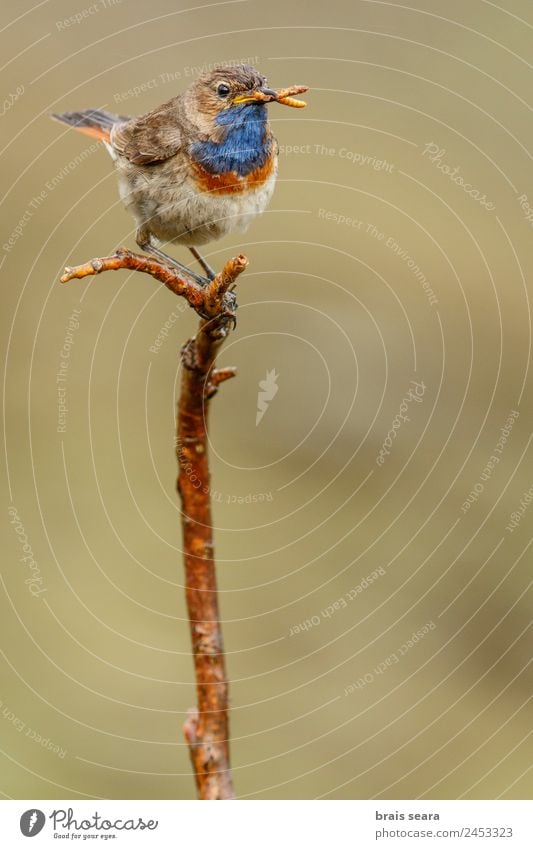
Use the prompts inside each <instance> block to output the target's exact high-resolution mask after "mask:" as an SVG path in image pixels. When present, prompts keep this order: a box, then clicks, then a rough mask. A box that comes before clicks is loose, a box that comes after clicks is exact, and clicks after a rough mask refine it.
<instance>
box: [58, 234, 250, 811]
mask: <svg viewBox="0 0 533 849" xmlns="http://www.w3.org/2000/svg"><path fill="white" fill-rule="evenodd" d="M247 264H248V261H247V259H246V257H244V256H243V255H242V254H241V255H239V256H237V257H234V258H233V259H230V260H228V262H227V263H226V264H225V266H224V268H223V269H222V271H221V272H220V274H217V276H216V277H215V279H214V280H212V281H211V282H210V283H209V284H208V285H206V286H204V287H202V286H200V285H199V284H198V283H196V282H195V281H194V280H193V279H192V278H191V279H186V278H185V277H183V276H180V275H179V274H177V272H176V271H174V270H173V269H172V268H170V267H169V266H166V265H163V264H162V263H160V262H158V261H156V260H155V259H152V257H148V256H143V255H142V254H136V253H132V252H131V251H129V250H127V249H126V248H120V249H119V250H118V251H117V252H116V253H115V254H113V255H112V256H108V257H103V258H100V259H93V260H91V261H90V262H87V263H85V264H84V265H79V266H76V267H75V268H66V269H65V273H64V274H63V276H62V277H61V282H62V283H66V282H67V281H69V280H72V279H74V278H83V277H87V276H89V275H95V274H100V273H101V272H103V271H116V270H118V269H121V268H127V269H133V270H136V271H142V272H144V273H146V274H150V275H151V276H152V277H155V279H156V280H159V281H160V282H161V283H164V285H165V286H167V287H168V288H169V289H170V290H171V291H172V292H174V293H175V294H176V295H181V296H183V297H184V298H186V300H187V301H188V303H189V304H190V306H191V307H192V308H193V309H195V310H196V312H197V313H198V314H199V315H200V318H201V320H200V325H199V328H198V331H197V333H196V335H195V336H193V337H192V339H189V341H188V342H186V344H185V345H184V346H183V348H182V349H181V364H182V378H181V392H180V398H179V402H178V412H177V443H176V454H177V459H178V468H179V472H178V492H179V495H180V498H181V505H182V526H183V549H184V562H185V586H186V600H187V609H188V614H189V622H190V630H191V639H192V648H193V655H194V670H195V678H196V691H197V701H198V704H197V707H196V708H192V709H191V710H190V711H189V713H188V719H187V721H186V722H185V725H184V728H183V731H184V735H185V739H186V741H187V743H188V745H189V750H190V755H191V760H192V764H193V768H194V772H195V776H196V784H197V788H198V795H199V797H200V799H232V798H233V797H234V792H233V782H232V776H231V769H230V759H229V717H228V712H229V707H228V705H229V703H228V681H227V676H226V666H225V658H224V648H223V642H222V629H221V625H220V615H219V607H218V594H217V584H216V572H215V561H214V548H213V524H212V518H211V490H210V472H209V457H208V452H207V418H208V407H209V401H210V399H211V398H212V397H213V395H215V394H216V392H217V391H218V387H219V386H220V384H221V383H223V382H224V381H225V380H228V379H229V378H231V377H234V375H235V369H233V368H220V369H217V368H215V359H216V356H217V353H218V350H219V348H220V346H221V345H222V343H223V342H224V339H225V338H226V337H227V335H228V333H229V332H230V331H231V329H232V327H234V325H235V312H236V309H237V302H236V297H235V294H234V291H233V289H234V285H235V280H236V279H237V277H238V275H239V274H241V273H242V272H243V271H244V269H245V268H246V266H247Z"/></svg>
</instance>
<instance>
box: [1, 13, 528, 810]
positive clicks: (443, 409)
mask: <svg viewBox="0 0 533 849" xmlns="http://www.w3.org/2000/svg"><path fill="white" fill-rule="evenodd" d="M532 11H533V10H532V8H531V3H529V2H527V0H512V2H511V0H508V2H502V3H500V4H499V5H498V4H495V3H489V2H486V0H473V2H470V3H464V2H458V0H447V2H437V0H414V2H413V4H411V5H403V4H400V3H395V2H381V0H379V2H378V0H345V2H333V3H327V4H326V3H321V2H318V0H310V2H308V3H305V4H301V5H300V4H299V5H297V4H293V5H292V6H291V4H288V3H282V2H279V0H273V2H270V3H268V4H267V3H260V2H258V0H243V2H240V0H237V2H220V3H218V2H217V3H209V4H200V3H194V2H193V3H187V4H184V3H180V2H178V3H175V2H170V0H153V2H151V3H150V4H141V3H136V2H133V0H121V2H119V0H114V2H113V0H97V1H96V2H95V3H94V4H93V5H92V6H91V5H90V4H89V3H87V4H86V5H84V0H79V2H78V3H75V4H72V3H68V2H66V0H64V2H60V0H48V2H46V0H45V2H41V3H38V4H35V6H34V7H33V6H32V4H29V3H27V2H26V0H24V2H22V3H14V2H13V0H11V2H8V3H7V6H6V5H5V6H4V15H3V24H4V26H3V29H2V32H1V38H2V62H3V65H4V69H3V75H4V92H5V98H6V99H5V101H4V104H3V106H2V114H1V117H0V128H1V133H2V136H1V138H2V155H1V160H0V161H1V165H2V173H3V179H2V204H1V209H0V212H1V216H2V249H1V252H0V269H1V273H2V278H3V287H2V297H3V306H2V310H1V313H0V320H1V322H2V330H3V338H4V340H5V347H4V355H5V370H4V373H3V380H4V383H3V399H4V410H5V441H4V451H3V452H2V456H3V461H2V462H3V464H4V470H5V480H6V487H5V494H4V522H3V540H4V542H3V550H4V555H5V556H4V557H3V558H2V559H3V568H2V599H3V614H2V618H1V629H2V657H1V659H0V660H1V664H2V677H1V681H2V685H1V693H0V698H1V702H2V703H1V705H0V709H1V718H2V722H1V723H0V734H1V737H2V740H1V750H2V755H1V757H2V780H1V785H0V790H1V791H2V793H3V794H4V796H5V797H13V798H41V799H42V798H50V799H53V798H57V799H62V798H69V797H74V798H91V797H104V798H190V797H193V796H194V782H193V779H192V776H191V770H190V764H189V757H188V752H187V749H186V746H185V744H184V742H183V740H182V736H181V725H182V723H183V720H184V718H185V714H186V710H187V708H188V707H190V706H191V705H192V704H194V702H195V693H194V684H193V678H192V664H191V658H190V651H189V635H188V623H187V620H186V612H185V606H184V598H183V586H182V565H181V550H180V546H181V535H180V514H179V506H178V503H177V500H176V495H175V488H174V487H175V476H176V469H175V457H174V451H173V443H174V409H175V402H176V393H177V387H178V381H179V361H178V355H179V348H180V346H181V344H182V343H183V342H184V341H185V340H186V339H187V338H188V336H189V335H191V333H193V332H194V328H195V325H196V320H195V316H194V314H193V313H192V311H191V310H189V309H188V308H187V309H183V305H182V304H180V303H179V302H178V300H177V299H176V298H175V297H174V296H173V295H172V294H171V293H170V292H169V291H168V290H166V289H164V288H163V287H162V286H158V285H157V284H156V283H155V282H154V281H153V280H152V279H151V278H149V277H146V276H143V275H139V274H137V275H135V274H133V273H126V272H119V273H117V274H106V275H103V276H101V277H97V278H92V279H90V280H87V281H73V282H71V283H70V284H68V285H66V286H61V285H59V283H58V277H59V275H60V273H61V271H62V268H63V266H64V265H65V264H69V263H70V264H74V263H78V262H83V261H85V260H87V259H89V258H91V257H93V256H98V255H105V254H106V253H109V252H111V251H112V250H113V249H114V248H115V247H117V246H118V245H121V244H126V245H128V246H130V247H134V240H133V232H132V221H131V220H130V218H129V216H128V214H127V213H126V212H125V210H124V209H123V208H122V206H121V204H120V202H119V201H118V195H117V188H116V184H115V177H114V174H113V171H112V167H111V162H110V160H109V157H108V156H107V153H106V151H105V150H104V149H103V147H102V146H101V145H99V144H97V143H93V142H92V141H91V139H88V138H86V137H84V136H81V135H78V134H76V133H74V132H72V131H69V130H67V129H64V128H62V127H61V126H60V125H58V124H56V123H53V122H52V121H50V120H49V118H48V117H47V116H48V113H49V112H50V111H53V110H71V109H78V108H84V107H89V106H92V107H97V106H99V107H106V108H108V109H111V110H116V111H117V112H119V113H121V114H141V113H142V112H145V111H148V110H149V109H151V108H153V107H155V106H156V105H157V104H159V103H161V102H163V101H165V100H167V99H169V98H170V97H172V96H174V95H175V94H177V93H178V92H181V91H183V90H184V89H185V88H186V87H187V85H189V83H190V82H191V81H192V79H193V78H194V77H195V76H197V74H198V72H199V70H200V69H201V68H202V67H203V66H205V65H208V64H212V63H216V62H231V61H249V62H251V63H252V64H254V65H256V66H257V67H258V68H259V69H260V70H261V71H262V72H263V73H264V74H266V76H267V77H268V79H269V83H270V84H271V85H273V86H276V87H280V86H286V85H292V84H294V83H306V84H308V85H309V86H310V87H311V91H310V93H309V95H308V97H307V99H308V103H309V106H308V108H307V109H306V110H302V111H297V110H289V109H283V108H282V107H281V106H276V105H274V106H272V107H271V117H272V123H273V126H274V130H275V134H276V135H277V137H278V140H279V142H280V145H281V152H280V171H279V181H278V185H277V189H276V192H275V195H274V199H273V202H272V204H271V206H270V209H269V210H268V212H267V213H266V214H265V215H264V216H263V217H262V218H261V219H260V220H257V221H256V222H255V223H254V225H253V226H252V227H251V228H250V229H249V231H248V232H247V233H246V234H245V235H244V236H242V237H241V238H239V237H235V238H234V239H230V238H228V239H226V240H225V241H223V242H220V243H216V244H212V245H210V246H209V248H208V250H207V251H206V254H207V256H208V258H209V260H210V261H211V262H212V263H213V264H215V265H217V266H220V265H221V264H222V263H223V261H224V259H225V258H227V257H228V256H230V255H233V254H235V253H236V252H238V251H241V250H242V251H244V252H246V254H247V255H248V257H249V260H250V267H249V271H247V272H246V274H245V276H244V277H242V278H241V281H240V283H239V303H240V310H239V321H238V327H237V330H236V332H235V333H234V334H233V335H232V337H231V339H230V340H229V342H228V344H227V345H226V346H225V348H224V349H223V352H222V354H221V357H220V363H221V364H223V365H236V366H237V367H238V369H239V377H238V379H237V380H235V381H232V382H231V383H228V384H227V385H226V386H224V389H223V391H221V393H220V395H219V396H218V397H217V398H216V399H215V400H214V402H213V406H212V419H211V422H212V428H211V457H212V471H213V488H214V490H215V492H214V518H215V524H216V554H217V558H218V563H219V585H220V592H221V607H222V615H223V618H224V639H225V646H226V649H227V653H228V667H229V674H230V678H231V701H232V718H231V727H232V736H233V742H232V762H233V767H234V775H235V783H236V790H237V794H238V795H239V796H240V797H243V798H307V797H329V798H373V797H381V798H404V799H409V798H417V797H426V798H458V797H464V798H495V797H502V798H527V797H529V796H530V795H531V790H532V785H531V773H530V772H529V773H528V768H529V767H530V764H531V748H530V746H528V743H527V738H528V734H529V733H530V731H531V709H530V705H528V700H529V699H530V697H531V676H530V673H529V672H528V663H529V660H530V654H531V651H530V649H531V641H530V634H528V630H527V629H528V625H529V624H530V612H531V596H530V595H529V597H528V595H527V593H528V587H529V582H530V573H531V568H530V564H531V550H530V548H529V546H530V543H531V539H532V535H531V520H532V519H533V507H531V506H530V505H529V502H530V501H531V500H532V498H531V494H528V492H529V489H530V487H531V485H532V483H533V481H532V474H531V454H532V452H531V448H530V442H531V439H532V435H533V434H532V429H531V416H532V412H533V396H532V384H531V379H530V373H529V365H530V353H531V310H530V300H529V292H530V288H531V282H530V276H531V275H530V268H531V262H532V260H533V230H532V223H531V222H530V221H529V220H528V215H529V214H530V212H529V207H528V204H529V203H530V204H531V205H532V206H533V181H532V178H533V163H532V151H531V138H532V136H533V115H532V106H533V98H532V96H531V91H532V87H531V80H532V64H531V61H532V51H531V36H532V29H533V16H532ZM461 179H462V180H463V183H462V184H461ZM532 217H533V216H532ZM395 246H396V247H395ZM172 250H174V251H175V252H176V256H177V257H178V258H180V259H182V260H184V261H188V259H187V255H186V252H185V249H179V248H174V249H172ZM166 322H174V323H173V324H172V325H171V326H170V330H169V332H168V335H167V336H166V337H163V336H160V334H161V332H163V333H165V329H164V328H165V326H167V328H168V326H169V325H166ZM158 339H159V342H157V340H158ZM162 340H163V341H162ZM161 342H162V343H161ZM160 343H161V344H160ZM65 346H66V347H65ZM65 352H66V353H68V357H67V356H66V354H65ZM62 363H63V364H65V363H66V365H63V366H62ZM273 369H274V370H275V372H276V382H277V386H278V391H277V394H276V395H275V397H274V398H273V399H272V400H271V402H270V404H269V405H268V409H267V410H266V412H265V414H264V416H263V418H262V419H261V421H260V422H259V424H258V425H256V411H257V402H258V392H260V391H261V388H260V386H259V382H260V381H263V380H265V379H266V376H267V372H269V371H272V370H273ZM413 381H415V383H413ZM58 390H60V393H58ZM60 403H63V404H64V405H65V406H66V408H67V411H66V412H64V414H63V416H62V417H61V412H62V411H61V410H60V407H59V405H60ZM502 428H503V429H504V430H503V432H502ZM389 432H390V433H391V435H390V436H389ZM380 451H381V454H380ZM387 452H388V453H387ZM491 458H492V460H491ZM531 493H532V494H533V489H532V490H531ZM469 496H470V497H469ZM513 517H514V518H513ZM517 517H518V518H517ZM24 546H26V548H24ZM22 557H26V559H25V560H22V559H21V558H22ZM32 580H33V583H28V581H32ZM417 631H418V632H419V634H418V635H417V636H415V637H414V638H413V633H416V632H417Z"/></svg>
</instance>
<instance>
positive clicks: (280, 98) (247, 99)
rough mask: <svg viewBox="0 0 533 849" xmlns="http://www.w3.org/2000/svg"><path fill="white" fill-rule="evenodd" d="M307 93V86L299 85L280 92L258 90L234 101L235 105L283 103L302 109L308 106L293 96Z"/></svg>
mask: <svg viewBox="0 0 533 849" xmlns="http://www.w3.org/2000/svg"><path fill="white" fill-rule="evenodd" d="M303 91H307V86H303V85H298V86H292V87H291V88H283V89H280V91H274V89H273V88H265V87H264V86H261V88H257V89H256V90H255V91H253V92H251V94H240V95H238V96H237V97H236V98H235V99H234V100H233V103H234V104H238V103H258V102H259V103H283V105H284V106H296V107H302V106H306V105H307V104H306V103H305V101H303V100H296V99H295V98H294V97H292V96H291V95H293V94H301V93H302V92H303Z"/></svg>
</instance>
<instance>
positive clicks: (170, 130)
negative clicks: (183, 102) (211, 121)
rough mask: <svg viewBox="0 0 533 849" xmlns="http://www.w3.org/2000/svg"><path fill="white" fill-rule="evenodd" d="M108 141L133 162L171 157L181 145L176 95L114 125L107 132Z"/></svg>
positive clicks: (139, 162) (138, 163)
mask: <svg viewBox="0 0 533 849" xmlns="http://www.w3.org/2000/svg"><path fill="white" fill-rule="evenodd" d="M111 144H112V146H113V148H114V149H115V150H116V151H117V152H118V153H120V154H121V155H122V156H125V157H126V158H127V159H129V161H130V162H133V163H134V164H135V165H148V164H149V163H151V162H162V161H164V160H165V159H169V158H170V157H171V156H174V155H175V154H176V153H177V152H178V151H179V150H180V148H181V147H182V144H183V135H182V132H181V130H180V126H179V117H178V108H177V98H174V99H173V100H169V101H168V103H164V104H163V105H162V106H159V107H158V108H157V109H154V111H153V112H148V113H147V114H146V115H141V116H140V118H132V120H131V121H128V122H127V123H126V124H116V125H115V126H114V127H113V129H112V131H111Z"/></svg>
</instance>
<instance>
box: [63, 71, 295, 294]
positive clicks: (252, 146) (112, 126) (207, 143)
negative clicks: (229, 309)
mask: <svg viewBox="0 0 533 849" xmlns="http://www.w3.org/2000/svg"><path fill="white" fill-rule="evenodd" d="M267 82H268V81H267V79H266V77H264V76H263V75H262V74H260V73H259V71H257V70H255V69H254V68H252V67H250V66H249V65H245V64H241V65H230V66H223V65H217V66H215V67H214V68H212V69H210V70H209V71H206V72H205V73H203V74H201V75H200V76H199V77H198V78H197V79H196V80H195V81H194V82H193V83H192V84H191V85H190V87H189V88H188V89H187V90H186V91H185V92H183V93H182V94H178V95H177V96H176V97H173V98H172V99H171V100H168V101H167V102H166V103H163V104H162V105H161V106H158V107H156V108H155V109H153V110H152V111H150V112H147V113H146V114H144V115H141V116H139V117H131V116H125V115H115V114H113V113H111V112H108V111H106V110H104V109H85V110H82V111H77V112H62V113H52V115H51V117H52V118H54V119H56V120H57V121H60V122H62V123H64V124H67V125H68V126H70V127H73V128H74V129H76V130H78V131H79V132H81V133H85V134H86V135H89V136H91V137H94V138H96V139H98V140H100V141H102V142H103V143H104V144H105V146H106V148H107V150H108V151H109V153H110V154H111V157H112V159H113V162H114V166H115V170H116V173H117V176H118V188H119V195H120V198H121V200H122V202H123V204H124V206H125V207H126V209H127V210H128V211H129V212H130V213H131V215H132V216H133V219H134V221H135V227H136V233H135V240H136V242H137V245H138V246H139V247H140V248H141V249H142V250H143V251H145V252H147V253H149V254H151V255H153V256H156V257H157V258H159V260H161V261H163V262H164V263H166V264H170V265H171V266H173V267H175V268H177V269H178V270H179V271H181V272H182V273H184V274H187V275H189V276H190V277H192V278H193V279H194V280H195V281H196V282H197V283H200V285H206V284H207V283H208V282H209V281H210V280H212V279H213V278H214V276H215V272H214V271H213V269H212V268H211V266H210V265H209V264H208V263H207V262H206V260H205V259H204V258H203V257H202V255H201V254H200V252H199V251H198V247H199V246H202V245H205V244H207V243H209V242H211V241H213V240H215V239H220V238H222V237H223V236H226V235H228V234H229V233H234V232H243V231H244V230H246V228H247V227H248V226H249V224H250V223H251V222H252V221H253V219H254V218H255V217H256V216H257V215H259V214H260V213H262V212H264V210H265V209H266V207H267V206H268V203H269V202H270V199H271V197H272V194H273V191H274V186H275V182H276V177H277V173H278V144H277V141H276V139H275V137H274V135H273V133H272V129H271V127H270V123H269V118H268V113H267V104H269V103H273V102H277V103H281V104H285V105H287V106H296V107H300V106H305V105H306V104H305V102H304V101H301V100H297V99H295V98H294V97H292V95H294V94H300V93H301V92H303V91H307V86H292V87H290V88H286V89H281V90H279V91H275V90H274V89H271V88H268V86H267ZM167 243H171V244H178V245H186V246H187V247H188V248H189V250H190V251H191V253H192V254H193V256H194V257H195V259H196V260H197V261H198V262H199V264H200V266H201V267H202V269H203V271H204V272H205V274H206V275H207V277H204V276H203V275H199V274H197V273H196V272H195V271H193V270H192V269H190V268H189V267H188V266H186V265H184V264H183V263H181V262H179V261H178V260H176V259H174V258H173V257H171V256H169V255H168V254H167V253H165V252H164V251H163V250H162V247H161V245H166V244H167Z"/></svg>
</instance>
